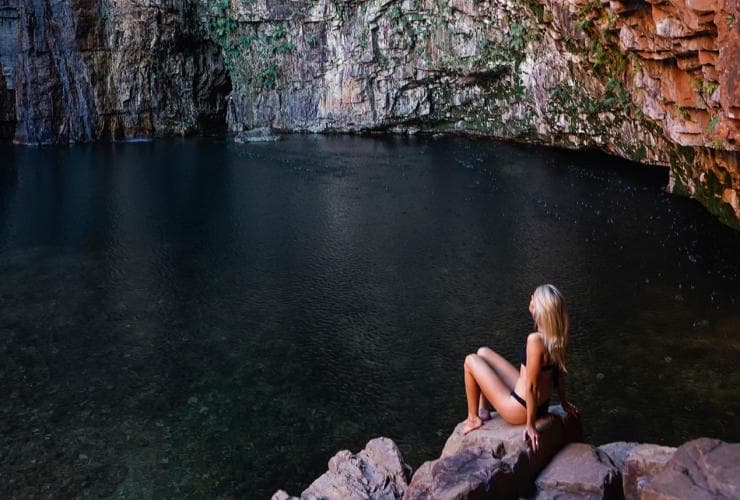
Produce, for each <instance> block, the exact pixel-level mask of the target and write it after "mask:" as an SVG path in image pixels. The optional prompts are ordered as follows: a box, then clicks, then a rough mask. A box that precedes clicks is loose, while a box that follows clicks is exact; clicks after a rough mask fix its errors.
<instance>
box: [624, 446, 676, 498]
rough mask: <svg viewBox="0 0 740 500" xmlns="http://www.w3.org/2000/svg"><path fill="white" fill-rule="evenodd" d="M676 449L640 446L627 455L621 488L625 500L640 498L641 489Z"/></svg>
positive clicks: (664, 464)
mask: <svg viewBox="0 0 740 500" xmlns="http://www.w3.org/2000/svg"><path fill="white" fill-rule="evenodd" d="M675 452H676V448H671V447H668V446H659V445H657V444H640V445H637V446H635V447H634V448H632V449H631V450H630V452H629V453H628V454H627V457H626V458H625V460H624V467H623V468H622V487H623V490H624V496H625V498H626V499H627V500H636V499H638V498H640V495H641V492H642V489H643V488H644V486H645V485H646V484H647V483H648V482H650V480H651V479H652V478H653V476H655V475H656V474H658V473H659V472H661V471H662V470H663V469H664V468H665V466H666V464H667V463H668V461H669V460H670V459H671V458H672V457H673V454H674V453H675Z"/></svg>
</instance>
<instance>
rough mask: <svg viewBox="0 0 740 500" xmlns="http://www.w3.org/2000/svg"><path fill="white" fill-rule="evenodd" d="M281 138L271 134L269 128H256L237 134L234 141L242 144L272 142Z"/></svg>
mask: <svg viewBox="0 0 740 500" xmlns="http://www.w3.org/2000/svg"><path fill="white" fill-rule="evenodd" d="M280 139H281V137H280V136H279V135H276V134H275V133H273V131H272V129H271V128H269V127H258V128H254V129H251V130H245V131H242V132H238V133H237V134H236V136H235V137H234V141H236V142H238V143H241V144H244V143H250V142H274V141H279V140H280Z"/></svg>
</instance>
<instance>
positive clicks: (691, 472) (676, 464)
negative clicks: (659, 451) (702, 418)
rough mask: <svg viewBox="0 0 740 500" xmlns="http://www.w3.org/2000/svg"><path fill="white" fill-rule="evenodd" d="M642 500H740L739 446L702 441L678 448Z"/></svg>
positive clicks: (698, 440) (704, 439)
mask: <svg viewBox="0 0 740 500" xmlns="http://www.w3.org/2000/svg"><path fill="white" fill-rule="evenodd" d="M640 498H641V499H643V500H677V499H681V498H691V499H694V500H710V499H712V500H724V499H730V498H740V443H724V442H722V441H719V440H717V439H709V438H701V439H696V440H694V441H689V442H688V443H685V444H683V445H682V446H680V447H679V448H678V449H677V450H676V452H675V454H674V455H673V457H672V458H671V459H670V461H669V462H668V463H667V464H666V465H665V467H664V468H663V470H662V471H661V472H660V473H659V474H657V475H656V476H655V477H654V478H653V479H652V480H651V481H650V482H649V483H648V484H647V485H645V487H644V488H643V489H642V492H641V495H640Z"/></svg>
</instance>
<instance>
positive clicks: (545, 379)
mask: <svg viewBox="0 0 740 500" xmlns="http://www.w3.org/2000/svg"><path fill="white" fill-rule="evenodd" d="M529 312H530V313H531V314H532V318H533V319H534V322H535V326H536V327H537V331H536V332H534V333H530V334H529V336H528V337H527V343H526V345H525V346H524V347H523V348H522V354H521V359H520V363H521V366H520V367H519V370H517V369H516V368H514V366H512V365H511V363H509V362H508V361H506V360H505V359H504V358H503V357H502V356H501V355H499V354H497V353H496V352H494V351H493V350H491V349H489V348H488V347H481V348H480V349H478V353H477V354H469V355H468V356H467V357H466V358H465V393H466V395H467V398H468V419H467V421H466V422H465V426H464V427H463V433H464V434H467V433H469V432H471V431H473V430H475V429H477V428H478V427H480V426H482V425H483V420H488V418H490V416H489V413H488V410H487V409H486V407H485V402H486V400H487V401H488V402H490V403H491V404H492V405H493V407H494V408H495V409H496V411H497V412H498V414H499V415H501V416H502V417H503V418H504V420H506V421H507V422H509V423H510V424H514V425H520V424H526V426H525V428H524V439H525V440H527V439H529V441H530V443H531V444H532V449H533V450H534V451H537V449H538V448H539V436H538V434H537V430H536V429H535V426H534V423H535V420H536V419H537V418H538V417H540V416H542V415H544V414H546V413H547V407H548V405H549V402H550V395H551V393H552V389H553V386H557V388H558V395H559V396H560V404H561V405H562V407H563V409H564V410H565V411H567V412H568V413H570V414H571V415H573V416H577V415H578V412H577V410H576V408H575V407H574V406H573V405H571V404H570V403H568V401H567V399H566V396H565V376H564V374H565V371H566V370H565V356H566V351H567V348H568V308H567V307H566V305H565V299H563V296H562V294H561V293H560V292H559V291H558V289H557V288H555V287H554V286H552V285H541V286H539V287H537V289H536V290H535V291H534V293H533V294H532V298H531V300H530V301H529Z"/></svg>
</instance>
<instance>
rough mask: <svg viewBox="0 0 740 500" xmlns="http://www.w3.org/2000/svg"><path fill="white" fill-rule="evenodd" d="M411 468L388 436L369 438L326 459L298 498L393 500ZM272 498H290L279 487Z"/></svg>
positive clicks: (406, 481) (402, 488) (400, 494)
mask: <svg viewBox="0 0 740 500" xmlns="http://www.w3.org/2000/svg"><path fill="white" fill-rule="evenodd" d="M410 477H411V467H409V466H408V465H406V464H405V463H404V462H403V457H402V456H401V452H400V451H399V450H398V447H397V446H396V444H395V443H394V442H393V441H392V440H390V439H388V438H383V437H381V438H375V439H372V440H370V441H368V443H367V445H366V446H365V449H364V450H362V451H360V452H359V453H356V454H353V453H351V452H349V451H347V450H342V451H340V452H339V453H337V454H336V455H334V456H333V457H332V458H331V459H330V460H329V470H328V471H327V472H326V473H324V474H323V475H321V476H320V477H319V478H318V479H316V480H315V481H314V482H313V483H311V485H310V486H309V487H308V488H306V489H305V490H304V491H303V493H301V498H308V499H314V498H322V499H324V498H325V499H368V498H374V499H396V498H401V497H402V496H403V493H404V491H406V488H407V487H408V481H409V478H410ZM273 498H277V499H279V500H285V499H286V498H290V497H289V496H288V494H287V493H285V492H284V491H282V490H280V491H278V492H276V493H275V495H273Z"/></svg>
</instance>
